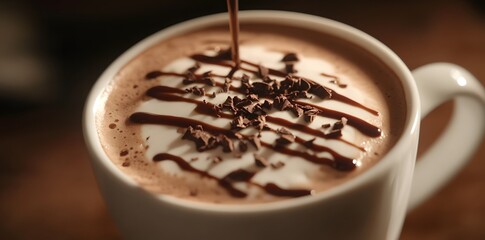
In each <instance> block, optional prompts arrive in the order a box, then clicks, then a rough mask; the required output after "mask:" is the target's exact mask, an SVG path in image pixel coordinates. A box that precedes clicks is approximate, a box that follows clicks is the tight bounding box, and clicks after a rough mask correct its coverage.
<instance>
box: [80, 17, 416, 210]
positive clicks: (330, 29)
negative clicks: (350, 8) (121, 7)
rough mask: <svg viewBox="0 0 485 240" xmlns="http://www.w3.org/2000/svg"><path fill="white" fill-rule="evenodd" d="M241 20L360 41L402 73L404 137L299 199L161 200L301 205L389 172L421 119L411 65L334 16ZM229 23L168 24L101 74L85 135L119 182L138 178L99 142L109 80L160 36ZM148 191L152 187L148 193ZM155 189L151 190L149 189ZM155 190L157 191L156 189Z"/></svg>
mask: <svg viewBox="0 0 485 240" xmlns="http://www.w3.org/2000/svg"><path fill="white" fill-rule="evenodd" d="M239 19H240V21H241V22H244V23H275V22H276V23H278V24H280V25H287V26H292V27H299V28H304V29H309V30H314V31H318V32H322V33H326V34H329V35H332V36H335V37H338V38H341V39H344V40H346V41H348V42H349V43H352V44H354V45H356V46H359V47H361V48H363V49H365V50H366V51H368V52H369V53H371V54H372V55H374V56H375V57H376V58H377V59H379V60H380V61H382V62H383V63H385V65H386V66H387V67H388V68H389V69H391V70H392V71H393V72H394V74H396V75H397V76H398V79H399V80H400V81H401V86H402V88H403V92H404V98H405V102H406V107H407V111H406V112H407V114H406V116H405V118H406V119H405V121H404V127H403V132H402V133H401V136H400V138H399V139H398V140H397V142H396V143H395V144H394V146H393V147H392V148H391V149H390V150H389V151H388V152H387V153H386V154H385V155H384V156H383V157H382V159H381V160H380V161H379V162H378V163H376V165H374V166H372V167H371V168H369V169H368V170H366V171H364V172H362V173H361V174H359V175H358V176H355V177H354V178H352V179H350V180H349V181H347V182H345V183H343V184H340V185H338V186H335V187H332V188H331V189H329V190H325V191H323V192H320V193H318V194H315V195H312V196H308V197H300V198H295V199H288V200H283V201H275V202H270V203H255V204H248V205H237V204H236V205H234V204H212V203H204V202H196V201H190V200H185V199H181V198H176V197H172V196H166V195H156V197H157V198H158V199H159V200H160V201H164V202H167V203H170V204H174V205H178V206H180V207H186V208H193V209H198V210H203V211H216V212H221V211H222V212H254V211H273V210H278V209H282V208H289V207H296V206H301V205H302V204H309V203H315V202H317V201H322V200H325V199H328V198H332V197H334V196H336V195H339V194H343V193H345V192H348V191H352V190H353V189H355V188H358V187H359V186H362V185H363V184H365V183H366V182H368V181H370V180H371V179H372V178H373V177H375V176H376V175H379V174H381V173H382V172H383V171H388V170H389V168H391V167H392V166H393V161H397V160H398V159H399V156H398V154H397V152H398V149H402V148H404V147H405V145H406V142H408V141H410V139H411V136H412V135H414V134H417V128H418V124H419V119H420V118H419V99H418V94H417V93H418V92H417V88H416V85H415V84H414V80H413V78H412V75H411V73H410V71H409V69H408V68H407V67H406V65H405V64H404V63H403V62H402V60H401V59H400V58H399V57H398V56H397V55H396V54H395V53H394V52H392V51H391V50H390V49H389V48H388V47H386V46H385V45H384V44H382V43H381V42H379V41H378V40H376V39H375V38H373V37H371V36H369V35H368V34H366V33H364V32H362V31H360V30H357V29H355V28H353V27H350V26H348V25H345V24H343V23H339V22H336V21H333V20H329V19H325V18H322V17H317V16H311V15H307V14H302V13H295V12H284V11H267V10H256V11H240V12H239ZM227 22H228V15H227V13H220V14H215V15H210V16H205V17H201V18H197V19H193V20H189V21H186V22H183V23H180V24H177V25H174V26H172V27H169V28H167V29H163V30H161V31H159V32H157V33H155V34H153V35H151V36H149V37H148V38H146V39H144V40H142V41H141V42H139V43H138V44H136V45H135V46H133V47H132V48H130V49H129V50H127V51H126V52H125V53H124V54H122V55H121V56H120V57H119V58H118V59H116V60H115V61H114V62H113V63H112V64H111V65H110V66H109V67H108V68H107V69H106V71H105V72H104V73H103V74H102V75H101V76H100V78H99V79H98V80H97V82H96V83H95V85H94V87H93V88H92V90H91V92H90V94H89V96H88V99H87V102H86V105H85V109H84V119H83V120H84V122H83V127H84V129H83V130H84V135H85V139H86V143H87V145H88V148H89V150H90V151H91V154H92V156H93V161H99V164H101V165H103V166H104V167H105V169H107V170H108V171H110V172H111V173H112V174H113V176H114V177H116V178H118V180H119V181H121V182H123V183H124V184H127V185H130V186H134V187H136V186H137V183H135V181H134V180H133V179H131V178H130V177H129V176H127V175H126V174H124V173H123V172H122V171H121V170H120V169H118V167H116V166H115V165H114V164H113V163H112V161H111V160H110V159H109V157H108V156H107V155H106V154H105V152H104V150H103V149H102V147H101V143H100V139H99V137H98V134H97V130H96V124H95V114H96V112H98V111H100V110H102V109H103V108H104V103H105V101H106V98H107V96H106V94H105V92H106V91H105V90H106V88H109V87H110V81H111V79H112V78H113V76H115V75H116V74H117V72H118V71H119V69H121V68H122V67H123V66H124V65H125V64H127V63H128V62H129V61H130V60H131V59H133V58H134V57H136V56H137V55H138V54H139V53H140V52H142V51H143V50H145V49H147V48H149V47H151V46H153V45H155V44H156V43H158V42H159V41H161V40H163V39H166V38H169V37H171V36H174V35H178V34H183V33H184V32H189V31H191V30H195V29H199V28H203V27H208V26H213V25H217V24H219V25H220V24H221V23H227ZM147 193H148V192H147ZM148 194H151V193H148ZM152 195H153V194H152Z"/></svg>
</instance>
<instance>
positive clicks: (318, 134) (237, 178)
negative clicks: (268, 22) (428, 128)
mask: <svg viewBox="0 0 485 240" xmlns="http://www.w3.org/2000/svg"><path fill="white" fill-rule="evenodd" d="M227 2H228V9H229V10H230V12H231V10H232V12H234V10H235V9H236V10H237V1H231V0H228V1H227ZM234 2H235V3H236V5H235V6H234V5H231V4H234ZM231 16H232V15H231ZM234 19H236V20H234ZM231 21H232V23H231V28H232V29H234V28H236V27H238V25H234V24H235V23H234V21H237V17H235V18H234V16H232V17H231ZM237 34H238V32H236V33H234V32H232V37H233V47H232V49H229V51H228V50H225V51H220V52H219V54H217V55H215V56H208V55H204V54H194V55H192V56H190V58H191V59H193V60H194V61H195V62H196V63H197V64H196V66H194V67H193V69H188V70H187V72H185V73H176V72H162V71H158V70H156V71H152V72H149V73H147V74H146V76H145V78H146V79H147V80H151V79H156V78H158V77H161V76H176V77H181V78H182V79H183V81H182V83H183V84H184V85H192V84H205V85H209V86H213V87H218V88H221V89H223V92H228V91H232V92H236V93H239V94H243V95H247V94H249V93H248V92H247V89H244V88H243V87H234V86H233V85H232V84H230V82H229V84H227V82H226V83H221V82H217V81H214V80H211V78H213V77H219V78H223V79H226V81H227V79H229V80H230V81H233V80H236V81H242V79H241V78H237V77H234V76H233V75H234V73H235V72H236V71H237V70H243V71H245V72H249V73H251V74H253V75H255V76H259V77H260V79H261V80H262V81H265V77H266V76H263V75H264V74H262V73H261V71H262V70H261V68H262V66H260V65H258V64H256V63H253V62H250V61H247V60H243V59H239V47H238V44H237ZM285 58H288V59H287V60H289V61H297V60H298V59H297V56H296V54H294V53H291V54H288V55H286V56H285ZM231 60H232V63H231ZM201 63H203V64H210V65H217V66H222V67H227V68H228V69H229V71H228V73H227V75H216V74H213V73H211V72H206V73H203V74H196V73H195V72H196V70H197V69H198V68H199V67H200V66H199V64H201ZM285 65H286V67H285V69H286V72H285V71H280V70H276V69H271V68H264V69H265V71H267V75H272V76H278V77H292V78H299V79H303V80H304V81H305V82H306V83H307V84H309V85H310V86H311V87H312V89H313V88H315V89H319V91H321V92H312V91H309V92H310V93H312V94H314V95H316V96H319V97H320V98H322V99H323V100H325V99H332V100H335V101H339V102H342V103H345V104H348V105H351V106H354V107H357V108H360V109H362V110H364V111H367V112H369V113H370V114H373V115H375V116H378V115H379V112H377V111H375V110H373V109H371V108H369V107H367V106H364V105H362V104H360V103H358V102H356V101H355V100H353V99H350V98H348V97H346V96H344V95H341V94H339V93H338V92H337V91H335V90H334V89H330V88H327V87H325V86H322V85H320V84H318V83H317V82H315V81H313V80H311V79H308V78H303V77H300V76H298V75H297V74H295V73H296V72H297V71H296V70H295V69H294V67H293V64H288V63H286V62H285ZM249 67H252V68H249ZM253 68H256V69H258V70H254V69H253ZM321 75H322V76H326V77H329V78H334V79H338V78H337V77H336V76H333V75H329V74H326V73H322V74H321ZM189 93H193V94H196V95H199V96H212V97H215V95H216V92H213V93H212V94H210V93H206V92H205V90H204V89H203V88H197V87H193V88H192V89H190V88H188V89H181V88H175V87H169V86H163V85H161V86H155V87H152V88H150V89H148V90H147V92H146V95H147V96H149V97H152V98H155V99H158V100H160V101H167V102H186V103H190V104H194V105H195V106H196V107H195V108H194V111H195V112H197V113H199V114H203V115H207V116H212V117H216V118H225V119H231V120H233V119H235V118H236V117H237V116H236V115H235V113H227V112H224V111H221V109H218V106H216V105H214V104H212V103H210V102H207V101H205V100H204V101H201V100H197V99H194V98H188V97H184V96H183V95H186V94H189ZM274 94H275V93H273V95H271V94H270V93H264V94H261V95H259V94H258V97H257V99H258V100H259V97H261V98H266V99H267V100H269V99H274V98H275V97H276V95H274ZM304 95H306V93H305V94H304ZM287 100H289V101H290V102H291V104H295V105H299V106H304V107H307V108H311V109H313V110H314V112H315V115H318V116H322V117H327V118H332V119H337V120H341V119H345V120H346V123H347V124H348V125H350V126H352V127H354V128H355V129H357V130H358V131H360V132H361V133H363V134H365V135H367V136H369V137H373V138H376V137H380V136H381V134H382V132H381V129H380V128H378V127H376V126H374V125H372V124H370V123H368V122H366V121H365V120H363V119H361V118H358V117H356V116H353V115H350V114H347V113H343V112H340V111H336V110H332V109H327V108H324V107H321V106H318V105H315V104H311V103H307V102H303V101H299V100H296V99H287ZM270 108H271V106H270ZM264 119H265V121H267V122H269V123H273V124H276V125H279V126H282V127H284V128H287V129H292V130H297V131H300V132H304V133H306V134H309V135H311V136H314V137H315V138H324V139H329V138H330V139H333V140H335V141H340V142H343V143H345V144H347V145H349V146H352V147H354V148H356V149H358V150H360V151H365V149H364V148H363V147H361V146H358V145H356V144H355V143H351V142H348V141H347V140H344V139H342V138H340V137H335V136H333V135H328V134H325V133H324V132H323V131H322V130H318V129H313V128H310V127H308V126H306V125H304V124H299V123H293V122H290V121H288V120H285V119H282V118H278V117H273V116H269V115H268V114H266V113H265V114H264ZM129 120H130V121H131V122H133V123H137V124H159V125H167V126H173V127H178V128H192V127H195V126H197V127H200V128H201V129H203V130H204V131H206V132H208V133H210V134H212V135H215V136H225V137H227V138H230V139H235V140H241V138H246V139H247V138H249V136H245V135H243V134H241V133H239V132H238V131H237V130H235V129H226V128H221V127H216V126H213V125H211V124H208V123H206V122H202V121H198V120H194V119H191V118H185V117H177V116H170V115H160V114H152V113H145V112H135V113H133V114H132V115H131V116H130V117H129ZM259 131H272V132H275V133H277V134H278V133H279V131H280V130H278V129H273V128H271V127H269V126H268V125H266V124H265V125H264V126H263V127H261V129H260V130H259ZM291 136H292V137H293V138H290V139H292V141H293V142H294V143H296V144H298V145H300V146H302V147H303V148H304V149H306V150H303V151H299V150H294V149H291V148H288V147H286V146H285V144H288V143H285V144H272V143H268V142H263V141H261V142H260V146H261V147H265V148H269V149H272V150H273V151H275V152H279V153H282V154H285V155H290V156H295V157H299V158H301V159H304V160H306V161H309V162H312V163H315V164H320V165H327V166H330V167H332V168H334V169H336V170H339V171H352V170H353V169H355V168H356V167H357V163H358V160H356V159H352V158H348V157H345V156H342V155H340V154H339V153H337V152H336V151H334V150H333V149H330V148H328V147H326V146H322V145H318V144H315V143H314V142H313V140H314V139H313V140H305V139H303V138H301V137H298V136H293V135H291ZM308 150H311V151H310V152H309V151H308ZM244 151H245V150H244ZM311 152H313V153H311ZM315 152H318V153H321V152H326V153H329V154H330V155H331V156H332V158H325V157H318V156H317V155H316V154H314V153H315ZM167 160H169V161H173V162H175V163H176V164H177V165H178V166H179V168H180V169H182V170H184V171H187V172H191V173H195V174H198V175H200V176H202V177H205V178H209V179H212V180H215V181H216V182H217V183H218V184H219V186H221V187H222V188H224V189H225V190H226V191H227V192H228V193H229V194H230V195H231V196H233V197H237V198H244V197H246V196H247V193H245V192H244V191H241V190H239V189H237V188H235V187H234V185H233V183H235V182H246V183H247V184H249V185H252V186H256V187H259V188H261V189H262V190H264V191H265V192H267V193H268V194H271V195H274V196H282V197H300V196H306V195H310V194H312V190H307V189H283V188H280V187H279V186H278V185H276V184H275V183H271V182H270V183H267V184H265V185H261V184H258V183H255V182H252V181H251V179H252V178H253V176H254V175H256V174H257V173H258V169H257V168H256V170H255V169H252V170H246V169H237V170H234V171H232V172H230V173H228V174H227V175H226V176H224V177H222V178H219V177H216V176H213V175H211V174H209V172H208V170H199V169H196V168H194V167H193V166H192V165H191V164H190V163H189V161H186V160H185V159H183V158H181V157H178V156H174V155H171V154H169V153H159V154H157V155H156V156H155V157H154V158H153V161H155V162H160V161H167Z"/></svg>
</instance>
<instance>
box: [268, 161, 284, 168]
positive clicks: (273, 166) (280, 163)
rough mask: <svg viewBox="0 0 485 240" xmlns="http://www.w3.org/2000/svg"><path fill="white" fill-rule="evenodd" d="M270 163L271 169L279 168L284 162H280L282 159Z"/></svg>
mask: <svg viewBox="0 0 485 240" xmlns="http://www.w3.org/2000/svg"><path fill="white" fill-rule="evenodd" d="M270 165H271V167H272V168H273V169H279V168H282V167H284V166H285V163H284V162H282V161H277V162H272V163H271V164H270Z"/></svg>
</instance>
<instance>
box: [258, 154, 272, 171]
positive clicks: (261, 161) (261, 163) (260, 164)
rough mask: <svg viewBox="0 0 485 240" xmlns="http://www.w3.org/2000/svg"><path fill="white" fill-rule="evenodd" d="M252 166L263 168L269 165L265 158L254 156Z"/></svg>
mask: <svg viewBox="0 0 485 240" xmlns="http://www.w3.org/2000/svg"><path fill="white" fill-rule="evenodd" d="M254 164H255V165H256V166H258V167H261V168H264V167H266V166H268V165H269V162H268V160H267V159H266V158H265V157H263V156H261V155H257V154H254Z"/></svg>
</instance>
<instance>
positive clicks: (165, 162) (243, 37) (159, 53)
mask: <svg viewBox="0 0 485 240" xmlns="http://www.w3.org/2000/svg"><path fill="white" fill-rule="evenodd" d="M230 46H231V42H230V34H228V29H227V26H213V27H210V28H206V29H200V30H198V31H193V32H186V33H184V34H182V35H179V36H175V37H172V38H170V39H167V40H164V41H163V42H160V43H158V44H156V45H155V46H153V47H151V48H149V49H147V50H146V51H144V52H143V53H141V54H140V55H139V56H137V57H136V58H134V59H133V60H132V61H130V63H128V64H127V65H126V66H124V67H123V68H122V69H121V70H120V71H119V72H118V74H117V75H116V77H115V78H114V79H112V81H111V84H110V87H109V88H107V90H106V92H105V96H106V104H105V107H104V108H101V110H100V111H99V112H98V113H97V119H96V121H97V127H98V132H99V136H100V139H101V142H102V144H103V148H104V150H105V151H106V153H107V154H108V156H109V157H110V158H111V159H112V161H113V163H114V164H115V165H117V166H119V168H120V169H121V170H122V171H123V172H124V173H126V174H127V175H129V176H131V177H132V178H133V179H134V180H135V181H136V182H138V183H139V185H140V186H141V187H143V188H145V189H147V190H148V191H151V192H153V193H155V194H168V195H173V196H176V197H181V198H186V199H191V200H198V201H206V202H222V203H255V202H267V201H275V200H282V199H288V198H294V197H303V196H307V195H312V194H318V192H321V191H325V190H327V189H329V188H331V187H334V186H336V185H339V184H341V183H343V182H345V181H348V180H349V179H352V178H353V177H355V176H357V175H359V174H361V173H362V172H363V171H365V170H366V169H368V168H369V167H372V166H373V165H374V164H375V163H376V162H378V161H379V159H380V158H381V157H382V156H383V155H384V154H385V153H386V152H387V151H388V149H390V148H391V147H392V145H393V144H394V143H395V141H396V140H397V139H398V138H399V135H400V134H401V131H402V126H403V124H404V123H403V122H404V119H405V115H406V112H405V109H406V107H405V99H404V96H403V92H402V89H401V86H400V83H399V81H398V79H397V76H395V75H394V74H393V73H392V71H391V70H389V69H388V68H387V67H386V65H385V64H383V63H381V62H379V61H378V60H377V58H375V57H374V56H372V55H370V54H369V53H367V52H366V51H364V50H362V49H360V48H358V47H357V46H354V45H352V44H350V43H348V42H345V41H343V40H341V39H338V38H335V37H331V36H328V35H325V34H323V33H320V32H317V31H313V30H306V29H301V28H294V27H290V26H282V25H278V24H244V23H243V24H242V25H241V32H240V48H239V53H238V54H239V57H240V64H239V65H238V66H235V64H234V62H233V61H232V55H233V54H231V49H230Z"/></svg>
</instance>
